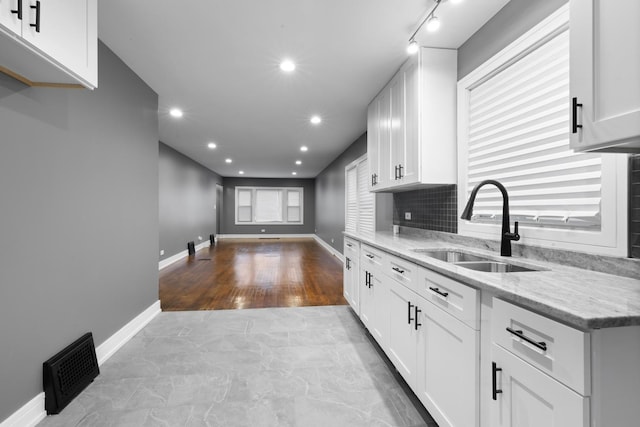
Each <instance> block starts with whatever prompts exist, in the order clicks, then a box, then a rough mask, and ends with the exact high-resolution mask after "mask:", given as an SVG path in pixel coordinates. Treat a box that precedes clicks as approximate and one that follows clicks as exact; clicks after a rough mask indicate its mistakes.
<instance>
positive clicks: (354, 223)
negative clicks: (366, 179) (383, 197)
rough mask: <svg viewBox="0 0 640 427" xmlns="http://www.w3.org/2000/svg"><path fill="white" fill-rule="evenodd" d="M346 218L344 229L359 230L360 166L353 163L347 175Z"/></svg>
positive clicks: (352, 231)
mask: <svg viewBox="0 0 640 427" xmlns="http://www.w3.org/2000/svg"><path fill="white" fill-rule="evenodd" d="M345 181H346V182H345V187H346V194H345V204H346V206H345V219H344V229H345V230H346V231H348V232H350V233H356V232H357V231H358V168H357V167H356V165H353V166H351V167H349V168H347V170H346V175H345Z"/></svg>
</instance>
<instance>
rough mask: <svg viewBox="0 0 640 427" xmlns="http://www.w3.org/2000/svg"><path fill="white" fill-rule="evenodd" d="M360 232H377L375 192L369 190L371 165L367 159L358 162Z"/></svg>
mask: <svg viewBox="0 0 640 427" xmlns="http://www.w3.org/2000/svg"><path fill="white" fill-rule="evenodd" d="M357 170H358V227H357V229H358V233H359V234H364V235H373V234H374V233H375V230H376V229H375V222H374V221H375V218H374V211H375V194H373V193H371V192H369V181H368V180H369V177H370V175H369V165H368V164H367V159H364V160H362V161H360V162H359V163H358V166H357Z"/></svg>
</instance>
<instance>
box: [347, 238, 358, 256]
mask: <svg viewBox="0 0 640 427" xmlns="http://www.w3.org/2000/svg"><path fill="white" fill-rule="evenodd" d="M344 256H345V257H347V256H348V257H349V258H351V259H356V258H358V257H359V256H360V242H358V241H356V240H353V239H350V238H348V237H345V238H344Z"/></svg>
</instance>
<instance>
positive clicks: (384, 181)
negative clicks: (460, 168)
mask: <svg viewBox="0 0 640 427" xmlns="http://www.w3.org/2000/svg"><path fill="white" fill-rule="evenodd" d="M456 82H457V54H456V51H455V50H451V49H434V48H421V49H420V52H419V54H418V55H416V56H413V57H411V58H409V59H408V60H407V61H406V62H405V63H404V64H403V65H402V67H401V68H400V70H399V71H398V72H397V73H396V74H395V75H394V76H393V78H392V79H391V81H390V82H389V83H388V84H387V85H386V86H385V88H384V89H382V91H381V92H380V93H379V94H378V96H377V97H376V98H375V99H374V100H373V101H372V103H371V105H370V106H369V114H368V123H367V129H368V146H367V150H368V153H373V156H374V157H375V158H376V161H377V164H376V165H372V166H371V169H370V170H371V173H372V177H371V180H372V185H371V190H372V191H380V190H382V191H395V190H406V189H409V188H412V187H420V186H426V185H442V184H455V183H456V122H455V117H456Z"/></svg>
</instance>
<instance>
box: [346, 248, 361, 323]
mask: <svg viewBox="0 0 640 427" xmlns="http://www.w3.org/2000/svg"><path fill="white" fill-rule="evenodd" d="M359 274H360V243H359V242H357V241H355V240H353V239H349V238H345V239H344V266H343V281H342V283H343V292H342V294H343V296H344V298H345V299H346V300H347V302H348V303H349V305H350V306H351V308H353V311H355V312H356V313H357V314H358V315H359V314H360V286H359V283H358V276H359Z"/></svg>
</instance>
